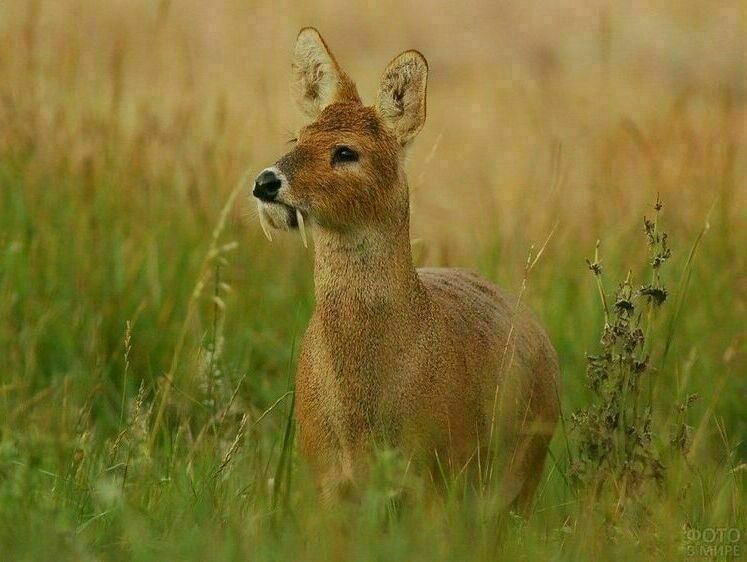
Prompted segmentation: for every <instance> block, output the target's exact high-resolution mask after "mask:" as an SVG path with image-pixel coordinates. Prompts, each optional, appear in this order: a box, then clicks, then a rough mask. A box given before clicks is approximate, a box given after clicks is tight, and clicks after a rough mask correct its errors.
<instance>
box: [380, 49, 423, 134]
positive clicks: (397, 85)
mask: <svg viewBox="0 0 747 562" xmlns="http://www.w3.org/2000/svg"><path fill="white" fill-rule="evenodd" d="M427 79H428V64H427V63H426V61H425V58H423V55H421V54H420V53H418V52H416V51H406V52H404V53H402V54H401V55H399V56H398V57H396V58H395V59H394V60H393V61H392V62H390V63H389V65H388V66H387V68H386V70H385V71H384V75H383V76H382V78H381V84H380V86H379V95H378V97H377V100H376V109H377V111H378V113H379V116H380V117H381V118H382V120H383V121H384V122H385V123H387V124H388V125H389V126H390V127H391V128H392V129H393V130H394V134H395V136H396V137H397V140H399V142H400V143H401V144H406V143H407V142H409V141H410V140H412V139H413V138H414V137H415V136H416V135H417V134H418V133H419V132H420V129H422V128H423V125H424V124H425V91H426V83H427Z"/></svg>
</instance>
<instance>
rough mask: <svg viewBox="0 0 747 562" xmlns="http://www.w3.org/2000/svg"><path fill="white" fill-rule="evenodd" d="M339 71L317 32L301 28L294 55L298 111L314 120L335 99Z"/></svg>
mask: <svg viewBox="0 0 747 562" xmlns="http://www.w3.org/2000/svg"><path fill="white" fill-rule="evenodd" d="M339 82H340V70H339V68H338V67H337V63H336V62H335V60H334V59H333V58H332V55H331V54H330V52H329V51H328V50H327V47H326V46H325V45H324V41H322V38H321V36H320V35H319V33H318V32H317V31H316V30H313V29H304V30H303V31H301V33H300V34H299V36H298V39H297V40H296V48H295V52H294V55H293V94H294V98H295V100H296V103H297V104H298V106H299V108H300V109H301V111H303V112H304V113H305V114H306V115H307V116H309V117H312V118H314V117H316V116H317V115H318V114H319V113H320V112H321V111H322V109H324V108H325V107H326V106H328V105H329V104H331V103H332V102H333V101H334V100H335V97H336V96H337V89H338V87H339Z"/></svg>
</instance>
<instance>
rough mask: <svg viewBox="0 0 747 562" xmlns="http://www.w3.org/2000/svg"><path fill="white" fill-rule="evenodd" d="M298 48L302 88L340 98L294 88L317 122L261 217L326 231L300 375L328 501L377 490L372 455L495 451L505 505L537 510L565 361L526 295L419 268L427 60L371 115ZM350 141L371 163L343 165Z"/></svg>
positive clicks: (308, 50) (468, 276)
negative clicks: (412, 180)
mask: <svg viewBox="0 0 747 562" xmlns="http://www.w3.org/2000/svg"><path fill="white" fill-rule="evenodd" d="M300 40H303V43H304V47H303V49H301V52H302V53H303V59H302V60H300V61H299V60H298V58H297V59H296V61H295V62H294V76H295V77H296V78H295V79H296V80H298V79H299V76H302V77H304V76H308V73H307V72H306V71H304V70H303V69H304V68H306V69H308V68H312V69H316V70H319V69H320V68H321V69H322V70H324V69H325V68H326V69H327V74H324V72H322V73H321V74H319V73H316V74H314V73H313V72H312V75H313V76H314V80H313V81H314V83H316V84H317V91H320V92H321V91H325V92H327V93H328V94H327V95H328V97H329V99H327V100H323V99H318V98H314V94H313V92H312V93H311V94H310V93H309V92H310V91H313V88H312V89H311V90H310V89H309V88H308V87H307V86H306V85H304V84H306V82H304V84H302V85H301V86H300V87H297V88H296V92H297V101H298V103H299V105H300V106H301V107H302V109H304V110H305V111H307V113H309V112H310V115H311V116H312V117H314V118H315V120H314V122H312V123H311V124H309V125H308V126H306V127H304V128H303V129H302V130H301V132H300V134H299V138H298V142H297V145H296V146H295V147H294V148H293V150H291V151H290V152H289V153H288V154H286V155H285V156H283V157H282V158H281V159H280V160H279V161H278V163H277V168H278V169H279V170H280V172H281V173H282V174H284V176H285V178H286V181H287V186H285V187H284V188H283V189H281V191H280V194H279V200H280V201H281V202H282V205H277V204H261V205H260V212H263V213H266V215H267V216H268V217H269V218H270V219H271V222H272V224H273V225H276V226H279V227H280V228H286V227H287V226H288V224H284V221H283V220H282V217H283V216H284V213H286V211H287V210H289V209H293V210H294V211H295V209H298V210H299V211H300V212H301V213H302V214H303V216H304V218H305V220H307V221H308V223H309V224H310V225H311V226H312V227H313V232H314V240H315V266H314V279H315V293H316V308H315V310H314V313H313V316H312V318H311V321H310V323H309V326H308V329H307V331H306V334H305V336H304V339H303V343H302V346H301V351H300V357H299V365H298V373H297V378H296V393H297V394H296V407H297V410H296V415H297V421H298V435H299V445H300V451H301V453H302V455H303V456H304V458H306V459H307V460H308V461H309V463H310V465H311V467H312V469H313V472H314V474H315V475H316V478H317V480H318V482H319V485H320V486H321V488H322V490H323V493H324V494H325V496H328V497H329V496H331V495H334V494H335V493H336V492H340V493H344V492H346V491H347V492H350V491H353V490H354V489H355V487H356V485H357V483H358V482H359V481H360V480H361V479H363V478H365V474H366V466H367V456H368V454H369V452H370V450H371V447H372V444H374V443H379V442H386V443H387V444H389V445H392V446H396V447H399V448H401V449H402V450H404V452H405V453H406V454H407V455H408V456H413V457H415V458H417V459H419V460H421V461H422V462H423V463H424V464H425V465H426V466H428V467H429V468H433V467H434V466H435V464H434V463H435V460H434V459H438V462H439V463H441V465H442V466H441V469H443V467H450V468H451V469H452V471H453V472H459V471H461V470H462V469H463V468H464V467H465V466H467V465H471V466H476V465H478V464H481V465H484V466H487V465H488V464H489V463H488V460H487V459H486V458H485V457H484V456H485V455H486V454H487V452H488V450H489V449H491V448H492V449H493V450H494V451H496V450H497V451H496V452H498V453H499V457H500V458H501V459H502V461H501V463H500V464H499V465H498V470H499V471H500V474H499V478H500V482H501V486H502V491H503V493H504V494H505V499H506V501H507V502H508V501H514V500H516V501H519V502H522V503H525V504H526V503H527V502H528V501H529V500H530V499H531V498H532V496H533V493H534V489H535V487H536V485H537V482H538V480H539V477H540V475H541V472H542V468H543V465H544V460H545V456H546V451H547V444H548V442H549V440H550V438H551V436H552V433H553V430H554V427H555V425H556V422H557V419H558V415H559V408H558V403H557V400H558V385H559V380H560V377H559V369H558V362H557V358H556V354H555V351H554V349H553V347H552V345H551V343H550V341H549V340H548V338H547V336H546V335H545V333H544V331H543V330H542V328H541V327H540V326H539V324H538V323H537V322H536V321H535V320H534V319H533V318H532V317H531V316H530V314H529V313H528V312H527V311H526V310H524V309H523V308H521V307H519V308H517V307H516V300H515V299H514V298H511V297H508V296H507V295H506V294H504V293H503V292H502V291H501V290H500V289H498V288H497V287H495V286H494V285H492V284H491V283H489V282H487V281H485V280H483V279H481V278H480V277H478V276H477V275H475V274H473V273H470V272H468V271H465V270H460V269H420V270H416V269H415V267H414V265H413V260H412V256H411V253H410V239H409V201H408V190H407V181H406V177H405V173H404V170H403V155H404V150H405V147H406V145H407V144H408V143H409V142H410V141H411V140H412V138H413V137H414V136H415V135H416V134H417V132H418V131H419V130H420V128H422V126H423V122H424V120H425V83H426V77H427V66H426V63H425V59H424V58H423V57H422V55H420V54H419V53H416V52H414V51H408V52H406V53H403V54H402V55H400V56H399V57H397V58H395V59H394V60H393V61H392V62H391V63H390V64H389V66H388V67H387V70H386V71H385V73H384V78H383V79H382V84H381V87H380V91H379V96H378V98H377V104H376V106H375V107H364V106H363V105H362V104H361V102H360V100H359V99H358V95H357V92H356V91H355V86H354V85H353V84H352V82H349V78H347V75H344V73H342V71H341V70H340V68H339V66H338V65H337V63H336V62H335V61H334V58H333V57H332V55H331V54H330V53H329V50H328V49H327V47H326V45H325V44H324V42H323V41H322V40H321V37H320V36H319V35H318V32H316V31H315V30H310V29H309V28H306V29H304V30H302V32H301V34H300V36H299V41H300ZM296 52H297V56H298V52H299V50H298V49H297V51H296ZM319 61H321V62H319ZM329 61H333V64H330V63H329ZM318 62H319V64H317V63H318ZM325 65H326V66H325ZM299 69H301V70H299ZM316 70H315V71H314V72H316ZM340 76H345V78H344V79H342V82H341V78H340ZM301 79H302V80H306V78H301ZM348 82H349V83H348ZM341 84H342V85H341ZM330 92H331V94H330ZM310 108H311V109H310ZM340 145H346V146H349V147H351V148H354V149H355V150H356V151H357V152H358V153H359V155H360V159H359V161H357V162H354V163H345V164H342V165H337V166H334V165H332V163H331V157H332V154H334V151H335V149H336V147H338V146H340ZM509 337H510V338H511V341H510V343H507V342H508V339H509ZM494 419H495V424H493V420H494ZM491 435H492V436H493V443H494V445H492V446H489V445H488V440H489V439H490V437H491ZM481 456H482V459H481Z"/></svg>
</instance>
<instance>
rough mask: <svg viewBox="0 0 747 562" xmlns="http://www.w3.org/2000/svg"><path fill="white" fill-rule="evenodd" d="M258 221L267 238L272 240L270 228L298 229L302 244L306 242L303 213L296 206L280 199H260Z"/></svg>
mask: <svg viewBox="0 0 747 562" xmlns="http://www.w3.org/2000/svg"><path fill="white" fill-rule="evenodd" d="M258 207H259V222H260V224H261V225H262V231H263V232H264V233H265V236H266V237H267V239H268V240H269V241H270V242H272V234H270V228H274V229H277V230H299V231H300V234H301V239H302V240H303V244H304V246H306V245H307V242H306V225H305V223H304V213H303V211H301V210H300V209H299V208H298V207H293V206H291V205H288V204H286V203H282V202H280V201H272V202H268V201H260V202H259V203H258Z"/></svg>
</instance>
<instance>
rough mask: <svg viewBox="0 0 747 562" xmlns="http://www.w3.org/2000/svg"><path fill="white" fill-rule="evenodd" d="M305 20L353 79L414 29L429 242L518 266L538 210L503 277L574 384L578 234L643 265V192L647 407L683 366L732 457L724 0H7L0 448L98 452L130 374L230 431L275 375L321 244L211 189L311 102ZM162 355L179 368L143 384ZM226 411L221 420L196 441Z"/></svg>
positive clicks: (0, 118)
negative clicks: (658, 271)
mask: <svg viewBox="0 0 747 562" xmlns="http://www.w3.org/2000/svg"><path fill="white" fill-rule="evenodd" d="M308 25H312V26H315V27H317V28H318V29H319V30H320V31H321V33H322V34H323V36H324V37H325V39H326V41H327V43H328V44H329V46H330V47H331V49H332V51H333V52H334V53H335V55H336V57H337V58H338V60H339V62H340V63H341V64H342V66H343V67H344V68H345V69H346V70H347V71H348V73H349V74H350V75H351V76H352V77H353V78H354V80H356V81H357V83H358V89H359V91H360V93H361V95H362V96H363V98H364V101H367V102H368V103H371V102H372V101H373V99H374V96H375V92H376V88H377V84H378V79H379V77H380V74H381V72H382V71H383V69H384V67H385V65H386V64H387V62H388V61H389V60H390V59H391V58H393V57H394V56H395V55H396V54H398V53H399V52H401V51H403V50H405V49H410V48H415V49H418V50H419V51H421V52H422V53H424V55H425V56H426V58H427V59H428V62H429V66H430V73H429V84H428V118H427V122H426V126H425V128H424V130H423V132H422V133H421V134H420V136H419V138H418V139H417V140H416V142H415V145H414V146H413V147H412V149H411V152H410V154H409V158H408V172H409V182H410V189H411V201H412V238H413V239H414V240H415V242H414V248H415V254H416V258H417V260H418V263H419V264H428V265H448V266H465V267H472V268H475V269H478V270H479V271H481V272H482V274H484V275H486V276H488V277H489V278H491V279H492V280H494V281H496V282H498V283H500V284H501V285H503V286H504V287H506V288H507V289H509V290H510V291H513V292H514V293H518V292H519V291H520V287H521V285H522V281H523V280H524V277H525V264H526V261H527V256H528V255H530V253H531V255H533V256H536V254H537V250H538V248H540V247H542V246H543V244H544V243H545V241H546V240H548V237H549V241H548V242H547V245H546V246H545V249H544V252H543V253H542V255H541V256H540V259H539V260H538V262H537V264H536V266H535V267H534V268H533V269H532V271H531V272H530V273H529V275H528V277H527V279H526V291H525V292H524V293H523V296H522V298H523V299H524V300H525V301H526V302H527V303H528V304H529V305H530V306H531V307H532V308H533V309H534V310H535V311H536V312H537V313H538V315H539V316H540V318H541V319H542V321H543V322H544V323H545V324H546V325H547V326H548V330H549V332H550V335H551V338H552V340H553V341H554V343H555V344H556V347H557V348H558V351H559V354H560V357H561V363H562V364H563V369H564V376H565V390H564V395H563V401H564V407H565V408H566V410H567V411H572V410H574V409H575V408H578V407H579V406H581V405H583V404H584V403H585V402H586V401H587V400H588V399H589V392H588V390H587V389H586V383H585V379H584V368H585V353H587V352H589V353H591V352H594V350H595V349H596V348H597V347H598V342H599V332H600V329H601V325H602V321H603V320H602V318H603V317H602V310H601V307H600V305H599V297H598V294H597V293H596V288H595V285H594V280H593V277H592V276H591V275H590V273H589V271H588V268H587V266H586V263H585V261H584V260H585V258H591V257H593V254H594V248H595V243H596V241H597V240H600V241H601V243H600V252H601V257H602V262H603V264H604V275H605V283H606V287H607V289H608V290H609V291H610V292H612V291H614V289H615V287H616V284H617V283H618V282H619V281H621V280H622V279H624V277H625V275H626V273H627V272H628V270H629V269H631V270H632V271H633V278H634V279H637V280H638V283H639V284H640V283H643V282H644V276H645V275H649V274H648V273H645V270H646V260H647V257H646V256H647V246H646V238H645V235H644V234H643V217H644V216H647V217H649V218H651V217H652V216H653V213H654V211H653V205H654V203H655V202H656V200H657V197H660V198H661V200H662V201H663V203H664V208H663V210H662V214H661V217H660V219H659V220H660V225H662V228H663V229H664V230H666V231H667V232H668V234H669V241H670V245H671V247H672V248H673V258H672V260H671V264H669V265H668V269H667V270H666V272H665V273H664V274H663V276H664V280H665V283H666V285H667V287H668V288H669V289H670V295H671V296H672V298H671V299H670V302H669V303H667V306H669V308H668V309H667V310H666V311H665V312H664V313H663V316H662V317H661V319H660V320H659V321H657V322H655V323H654V327H653V331H652V333H651V335H650V338H651V341H652V342H657V341H660V342H661V345H659V344H658V343H652V353H653V355H654V357H655V358H656V361H655V364H656V366H657V369H658V370H657V371H656V377H657V379H656V381H657V382H656V390H657V392H658V395H659V396H662V397H664V396H666V397H667V400H666V401H665V402H664V403H663V404H662V405H661V413H662V416H664V417H666V415H667V414H665V409H666V408H667V407H669V406H671V404H672V402H674V401H675V400H678V399H681V398H683V397H684V396H686V395H688V394H689V393H698V394H699V395H700V396H701V400H700V401H699V402H698V403H697V404H696V405H695V406H694V408H695V418H696V419H697V420H699V421H698V423H697V424H695V427H696V428H702V439H701V440H700V442H699V443H700V446H701V447H703V451H704V453H703V454H704V455H706V456H707V458H709V459H711V460H712V461H713V462H715V463H718V462H721V461H723V458H722V457H720V456H719V455H721V454H722V452H717V451H716V450H717V449H718V450H720V449H719V448H720V447H722V445H721V442H720V441H719V440H718V439H709V438H707V437H709V436H710V437H714V436H716V434H717V430H716V426H715V425H713V420H714V419H715V420H720V421H719V423H721V422H723V424H722V425H723V427H724V428H725V431H726V433H727V434H728V437H729V438H730V440H732V442H733V443H734V448H735V450H736V451H737V457H736V458H738V459H741V462H744V459H745V457H747V449H745V444H744V438H745V436H746V435H747V422H746V421H745V416H744V407H745V400H746V399H747V382H746V381H745V377H744V375H745V372H746V369H747V358H746V350H747V333H746V332H745V317H746V315H747V253H746V252H745V249H744V248H745V243H747V212H745V209H746V206H745V205H746V204H747V186H746V185H745V177H746V172H747V158H746V157H745V144H744V143H745V140H746V133H745V120H746V118H747V115H746V114H745V102H746V101H747V81H746V78H747V74H746V67H745V52H746V49H745V37H746V34H745V4H744V3H743V2H741V1H739V0H736V1H735V0H709V1H708V2H698V1H695V0H630V1H628V2H611V1H602V0H576V1H573V2H567V1H560V0H544V1H531V2H520V1H514V0H506V1H498V2H488V1H470V2H447V1H440V0H437V1H430V2H412V3H402V2H394V1H389V0H382V1H377V2H365V3H358V4H355V3H350V2H340V1H339V0H317V1H314V2H297V3H294V2H289V1H286V0H280V1H277V0H274V1H262V0H257V1H254V0H251V1H250V0H220V1H214V2H201V1H197V0H160V1H156V0H107V1H96V2H94V1H92V0H55V1H51V0H6V1H4V2H2V3H0V419H2V420H4V421H3V422H1V423H2V442H1V444H0V467H2V466H4V467H5V468H4V469H2V468H0V470H5V473H4V474H5V475H6V476H7V477H8V478H10V480H12V479H13V478H20V476H18V474H17V472H16V471H17V470H20V469H18V466H36V465H38V466H42V467H44V470H46V471H51V472H56V471H58V470H59V471H64V470H73V469H72V468H70V467H71V466H73V467H74V469H75V470H76V471H78V470H79V469H80V467H81V466H83V464H84V463H85V462H88V461H87V460H85V459H88V458H92V459H99V461H100V462H104V461H103V460H100V459H101V458H103V457H102V456H101V455H103V452H101V451H103V450H104V449H103V447H104V445H103V444H104V443H108V441H107V440H109V439H112V438H113V436H116V435H117V432H118V431H119V430H120V428H121V427H122V426H123V423H124V421H123V420H126V419H128V416H130V417H131V416H132V415H134V414H132V408H133V403H134V404H137V403H138V402H137V401H139V403H140V407H142V408H146V405H147V404H149V403H150V404H152V406H151V407H152V408H153V411H152V412H150V410H149V414H148V415H149V416H152V417H150V418H149V417H147V416H146V417H145V419H146V421H147V423H145V426H148V427H150V426H152V424H153V423H154V422H153V419H154V418H156V417H158V419H159V421H158V423H157V424H156V425H157V426H159V428H168V429H169V430H170V431H173V432H174V433H175V434H176V437H175V438H174V439H175V441H174V442H178V441H179V439H184V440H186V441H185V443H187V445H186V447H187V448H192V449H197V448H198V445H197V444H198V443H203V442H204V443H209V444H211V445H210V446H211V447H213V451H214V450H215V447H222V449H220V450H222V451H225V450H226V449H227V447H229V446H230V444H231V441H232V440H233V438H234V435H235V432H236V427H237V426H238V424H239V423H240V419H241V416H242V412H244V413H246V412H248V413H249V415H250V419H256V418H257V417H258V416H259V414H260V413H261V412H263V411H265V409H266V408H268V407H269V406H271V405H272V404H273V403H274V401H275V400H277V399H278V397H279V396H281V395H283V392H284V391H285V390H286V389H287V388H288V387H287V384H288V373H289V372H292V362H293V358H294V343H293V342H294V341H296V339H297V337H298V335H299V334H300V333H301V332H302V330H303V328H304V326H305V322H306V319H307V318H308V315H309V314H310V311H311V308H312V306H313V302H312V298H313V291H312V287H313V285H312V282H313V280H312V277H311V253H310V250H309V251H307V250H304V248H303V247H302V246H301V244H300V241H299V240H298V239H297V237H293V236H289V235H284V236H283V235H281V236H279V238H280V240H276V242H275V243H274V244H272V245H270V244H269V243H267V241H266V240H265V239H264V238H263V236H262V233H261V231H260V229H259V224H258V222H257V220H256V217H255V216H254V215H253V214H252V208H253V204H252V203H251V201H250V200H249V186H248V185H247V187H246V190H245V192H242V193H241V194H240V196H239V197H238V198H237V199H236V200H233V199H229V194H230V193H231V191H232V190H233V189H234V187H235V186H236V185H237V182H239V181H240V180H241V177H242V174H243V173H245V172H248V173H249V174H250V176H251V177H253V176H254V174H255V173H257V172H258V171H259V170H261V169H263V168H264V167H266V166H268V165H270V164H271V163H272V162H274V161H275V160H276V159H277V158H278V157H279V156H280V155H281V154H283V153H284V152H285V151H286V150H287V145H286V141H287V140H288V139H289V138H292V137H294V136H295V133H296V130H297V128H298V126H299V125H301V124H302V123H303V122H302V120H301V118H300V116H299V114H298V113H297V112H296V110H295V108H294V107H293V104H292V100H291V99H290V95H289V71H290V63H291V53H292V48H293V43H294V40H295V37H296V34H297V32H298V30H299V29H300V28H301V27H303V26H308ZM224 207H225V209H226V212H227V215H226V221H225V224H223V223H221V210H222V209H224ZM216 225H218V227H219V228H218V229H217V230H216ZM214 232H215V233H216V236H217V237H218V238H217V239H216V240H217V246H216V243H214V242H211V240H213V239H212V236H213V233H214ZM216 248H218V250H216ZM532 248H534V249H533V250H532ZM213 250H216V251H215V252H213ZM211 252H213V253H211ZM206 256H207V257H206ZM670 337H671V340H672V343H671V349H668V355H666V357H664V356H663V355H662V354H663V352H662V349H663V347H664V344H663V342H664V339H667V338H670ZM657 338H659V340H657ZM657 346H658V347H657ZM666 346H667V348H669V343H667V344H666ZM657 350H658V351H657ZM165 379H168V380H171V381H172V382H173V388H174V389H175V390H174V391H173V392H171V391H169V392H170V394H169V397H168V399H159V397H161V398H162V394H161V393H162V389H163V388H164V380H165ZM138 389H140V392H138ZM159 389H161V390H159ZM162 404H163V406H162ZM128 412H129V413H128ZM216 412H224V413H223V414H222V415H223V417H222V418H221V423H223V422H226V423H229V422H231V421H233V425H230V424H229V425H227V426H226V428H225V432H223V433H222V432H221V431H217V430H216V431H214V432H212V433H211V432H208V433H210V434H211V435H212V436H213V437H214V439H215V442H213V441H209V440H208V439H207V438H205V440H204V441H201V438H200V437H198V435H202V433H203V432H202V431H201V429H202V428H204V427H208V426H210V427H213V426H211V425H210V424H212V423H213V421H211V420H214V417H215V413H216ZM275 418H276V419H275ZM226 420H228V421H226ZM141 421H142V420H141ZM283 421H284V418H283V416H282V415H280V416H273V415H269V416H268V417H267V419H266V420H264V421H263V422H262V425H260V426H258V427H257V428H254V429H252V431H251V436H252V439H254V441H253V443H254V444H255V447H254V448H253V449H252V450H253V451H254V452H252V453H251V455H255V456H256V457H257V459H259V458H260V457H261V459H264V460H263V462H264V461H267V462H269V461H268V460H267V459H270V458H275V457H273V455H277V451H274V450H273V449H272V448H271V445H272V443H274V442H275V439H276V437H277V435H278V434H281V433H282V428H283ZM221 427H222V426H221ZM143 439H145V438H143ZM159 439H160V437H159ZM215 443H217V444H215ZM97 447H98V448H97ZM205 450H206V454H207V451H209V448H207V446H206V449H205ZM79 451H80V452H81V453H78V452H79ZM96 451H99V452H100V457H96V454H98V453H96ZM273 451H274V452H273ZM84 453H85V454H84ZM76 455H77V456H76ZM81 455H83V456H81ZM85 455H89V456H85ZM251 455H250V456H251ZM262 455H264V456H262ZM708 455H710V456H708ZM71 459H72V460H71ZM719 459H721V461H719ZM99 461H94V460H92V461H91V462H92V463H94V464H95V462H99ZM3 462H5V463H6V464H5V465H3V464H2V463H3ZM190 462H192V461H191V460H190ZM246 462H247V463H250V461H249V460H246ZM251 462H254V461H251ZM257 462H259V461H257ZM7 463H10V464H7ZM76 463H77V464H76ZM81 463H83V464H81ZM250 464H251V463H250ZM252 466H253V465H252ZM9 467H12V468H9ZM80 470H82V469H80ZM91 471H92V472H90V473H89V472H85V470H84V471H83V472H81V474H94V472H96V471H94V470H93V469H91ZM96 474H98V472H96ZM90 477H91V478H93V476H90ZM0 489H2V485H0ZM123 489H124V484H123ZM7 493H9V494H11V492H7ZM94 495H95V494H94ZM11 496H12V494H11ZM13 497H15V496H13ZM11 512H12V511H10V512H7V513H11ZM86 513H88V512H86ZM40 517H41V516H40ZM81 517H82V516H81ZM70 518H71V519H70V520H71V521H73V523H70V524H71V525H73V526H75V525H78V524H80V520H77V519H75V516H73V515H71V516H70ZM30 528H33V525H32V526H31V527H30ZM92 528H93V527H92Z"/></svg>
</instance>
